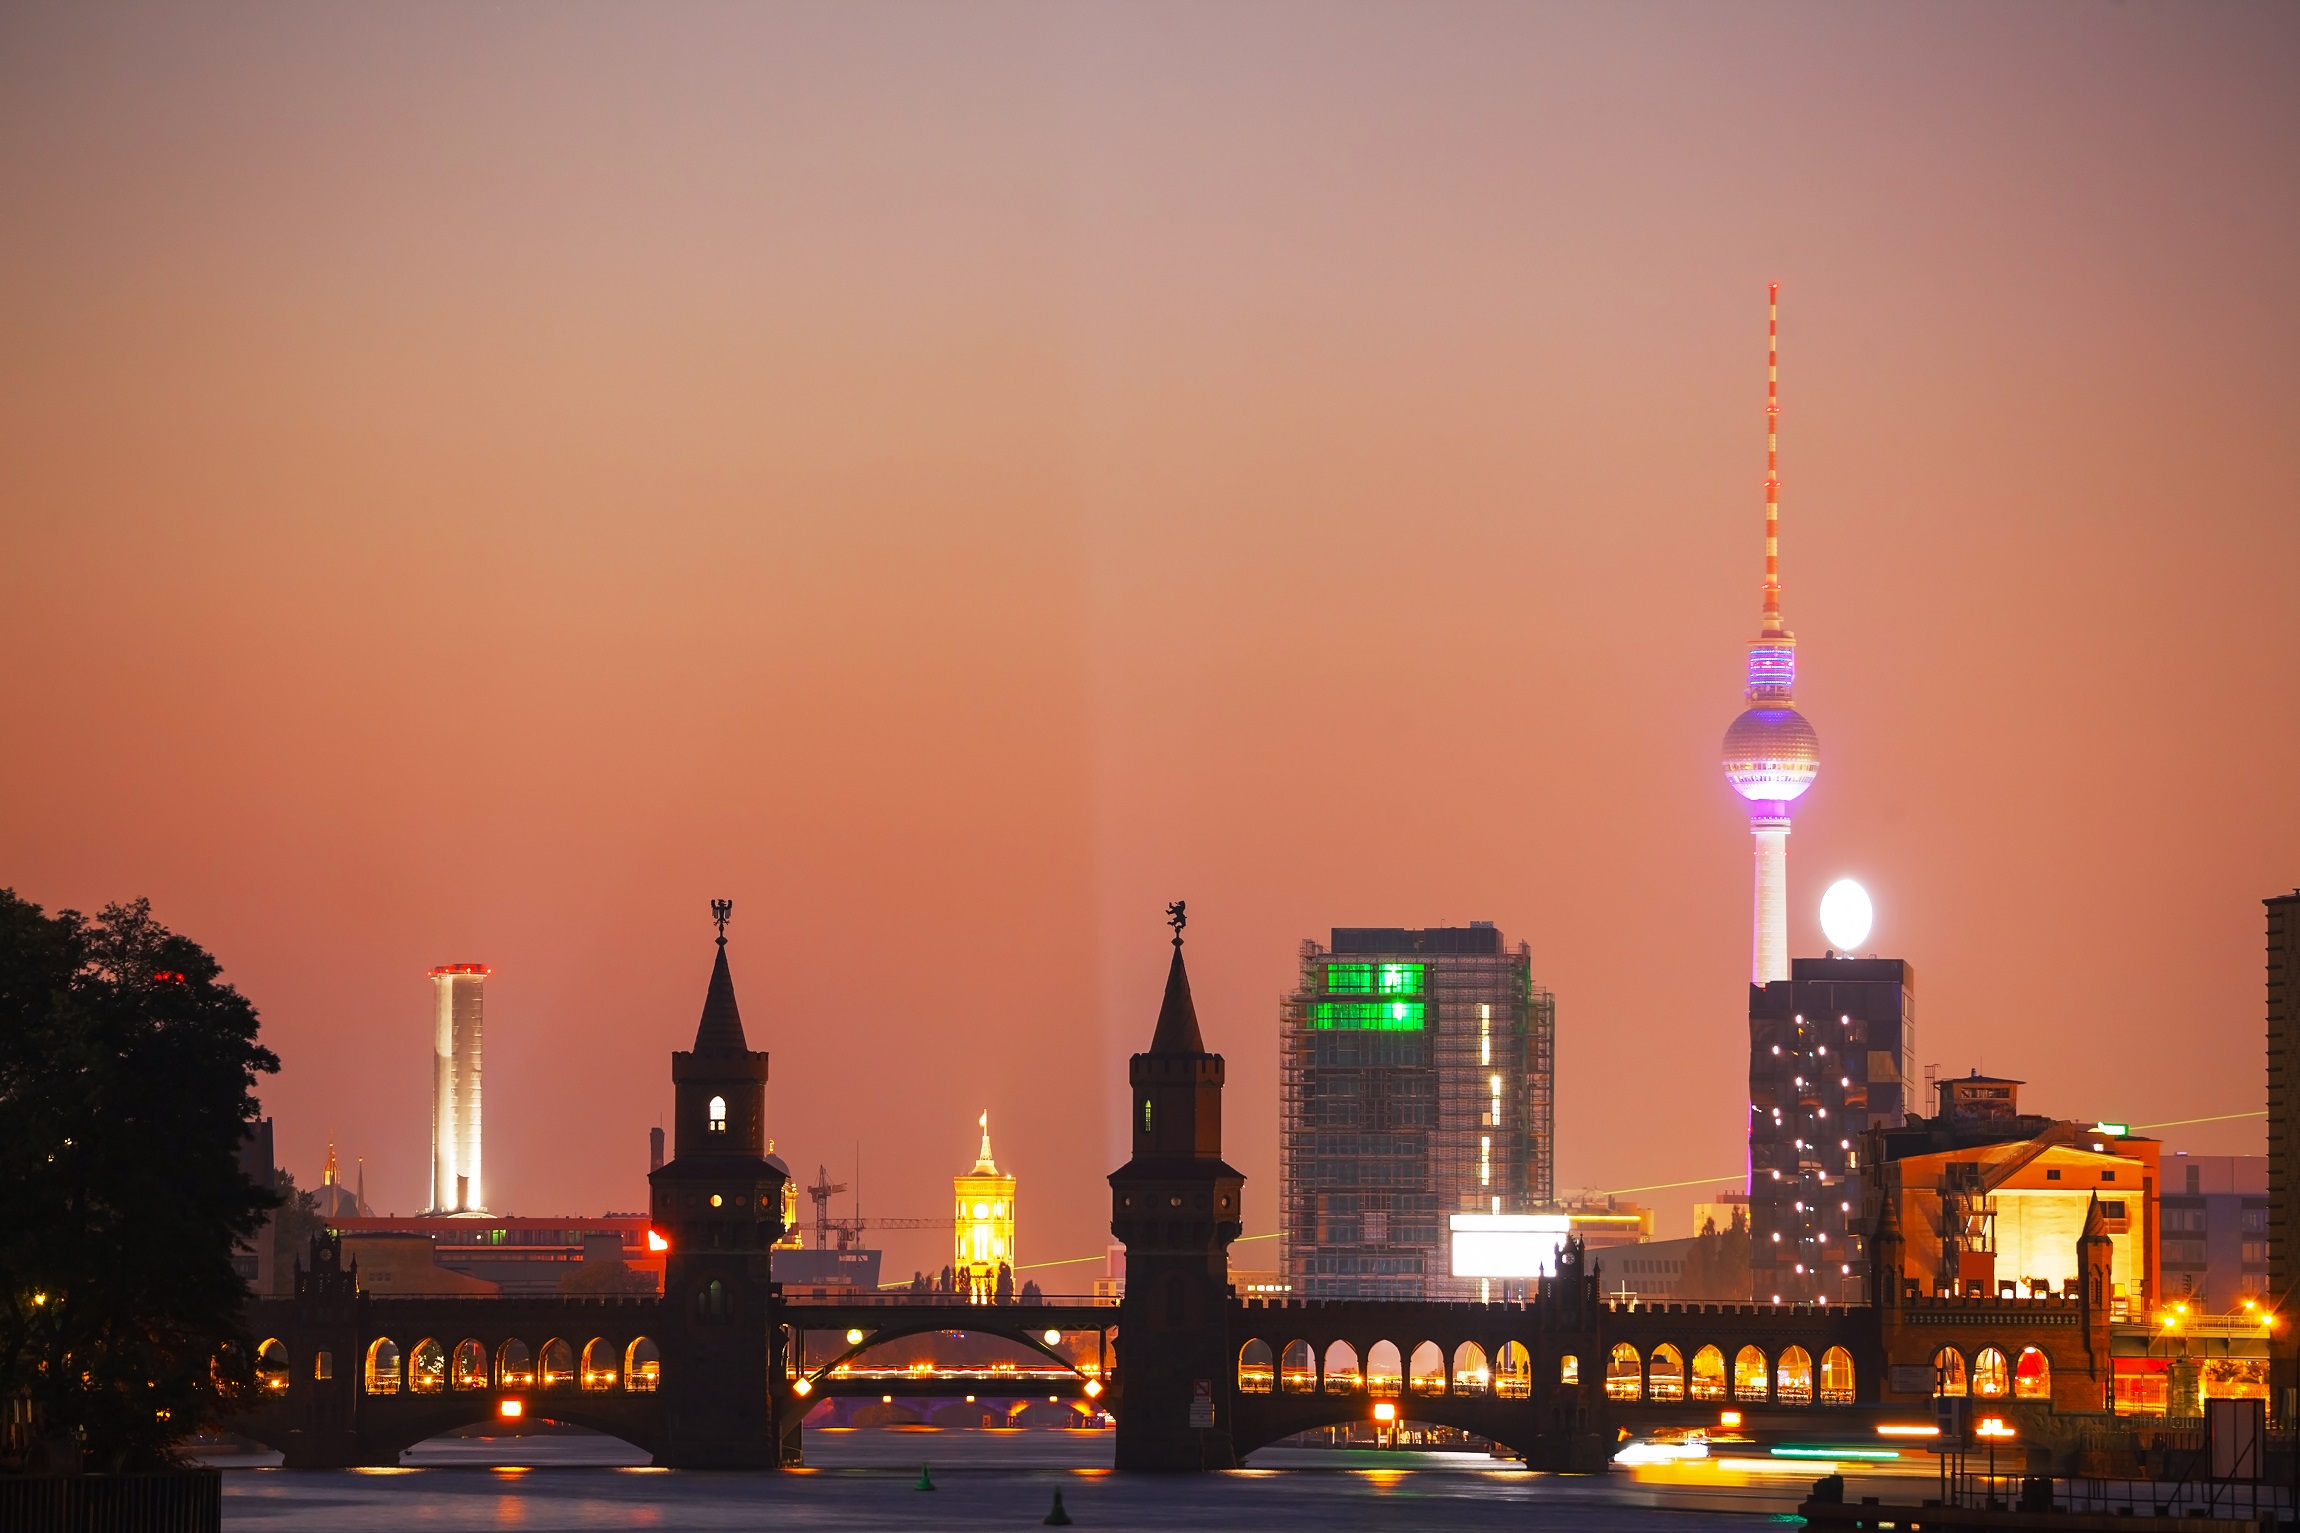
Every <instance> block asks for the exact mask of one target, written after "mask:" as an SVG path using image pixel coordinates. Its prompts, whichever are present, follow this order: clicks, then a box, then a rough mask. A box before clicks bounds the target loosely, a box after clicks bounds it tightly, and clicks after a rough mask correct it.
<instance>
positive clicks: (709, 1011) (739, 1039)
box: [695, 937, 750, 1054]
mask: <svg viewBox="0 0 2300 1533" xmlns="http://www.w3.org/2000/svg"><path fill="white" fill-rule="evenodd" d="M749 1049H750V1044H748V1043H747V1042H745V1041H744V1039H743V1014H742V1012H741V1010H740V1009H739V1008H737V1007H736V1005H735V977H734V975H732V974H730V973H728V972H727V939H726V938H724V937H721V938H720V939H719V957H718V961H717V962H715V963H713V964H712V965H711V988H710V990H709V992H708V993H706V994H705V995H704V997H703V1020H702V1022H701V1024H700V1025H699V1026H697V1027H696V1029H695V1052H696V1053H698V1054H742V1053H747V1052H748V1051H749Z"/></svg>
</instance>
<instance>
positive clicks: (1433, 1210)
mask: <svg viewBox="0 0 2300 1533" xmlns="http://www.w3.org/2000/svg"><path fill="white" fill-rule="evenodd" d="M1332 935H1333V941H1332V943H1331V945H1330V946H1321V945H1320V944H1318V943H1317V942H1314V941H1311V942H1304V943H1303V944H1302V949H1301V958H1300V973H1299V982H1298V984H1297V986H1296V988H1295V990H1294V992H1293V993H1292V994H1291V995H1289V996H1287V997H1286V998H1285V1000H1284V1001H1283V1002H1282V1003H1281V1010H1280V1013H1279V1045H1278V1047H1279V1079H1280V1085H1279V1091H1280V1110H1281V1121H1280V1127H1279V1161H1278V1199H1279V1215H1278V1219H1279V1224H1278V1228H1279V1243H1280V1247H1281V1255H1280V1270H1281V1271H1282V1272H1283V1274H1284V1277H1285V1281H1287V1282H1289V1283H1290V1284H1291V1285H1292V1287H1293V1292H1294V1294H1295V1296H1297V1297H1301V1298H1431V1299H1446V1298H1476V1297H1478V1282H1477V1280H1475V1279H1456V1278H1454V1277H1453V1276H1452V1266H1451V1261H1450V1257H1449V1239H1448V1231H1447V1221H1448V1218H1449V1216H1451V1215H1454V1214H1488V1215H1490V1214H1523V1213H1527V1212H1530V1211H1532V1210H1535V1209H1541V1208H1545V1207H1547V1206H1548V1205H1549V1204H1551V1203H1552V1202H1553V1201H1554V1199H1555V1195H1556V1193H1555V1169H1554V1162H1553V1139H1552V1134H1551V1119H1552V1112H1553V1105H1554V1104H1553V1101H1552V1095H1551V1092H1552V1079H1553V1069H1552V1058H1553V1050H1554V1043H1555V1036H1556V1025H1557V1008H1556V1002H1555V1000H1554V999H1553V998H1552V997H1551V995H1550V993H1549V991H1548V990H1546V989H1544V988H1542V987H1541V986H1539V985H1536V984H1535V983H1534V982H1533V959H1532V951H1531V949H1530V948H1528V947H1527V946H1526V945H1525V944H1524V943H1522V942H1521V943H1519V944H1518V945H1517V946H1516V947H1514V948H1511V947H1508V946H1507V945H1505V944H1504V942H1503V940H1502V934H1501V932H1500V931H1499V930H1498V929H1496V928H1495V927H1494V926H1493V924H1492V923H1490V922H1483V921H1480V922H1472V923H1471V924H1470V925H1468V926H1440V927H1428V928H1424V929H1421V930H1413V929H1408V928H1403V927H1336V928H1335V929H1334V931H1333V934H1332Z"/></svg>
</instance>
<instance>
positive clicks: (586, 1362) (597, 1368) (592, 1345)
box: [582, 1336, 616, 1393]
mask: <svg viewBox="0 0 2300 1533" xmlns="http://www.w3.org/2000/svg"><path fill="white" fill-rule="evenodd" d="M615 1379H616V1369H615V1344H614V1343H613V1342H611V1341H609V1340H607V1338H606V1337H604V1336H594V1337H592V1338H591V1340H590V1341H589V1342H588V1343H586V1344H585V1346H584V1348H583V1378H582V1384H583V1387H584V1388H585V1389H587V1390H590V1391H592V1392H593V1393H597V1392H598V1391H600V1390H604V1389H613V1388H614V1387H615Z"/></svg>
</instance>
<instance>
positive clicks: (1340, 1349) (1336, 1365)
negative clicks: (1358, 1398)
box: [1326, 1341, 1364, 1395]
mask: <svg viewBox="0 0 2300 1533" xmlns="http://www.w3.org/2000/svg"><path fill="white" fill-rule="evenodd" d="M1363 1382H1364V1381H1363V1380H1362V1379H1361V1378H1360V1377H1359V1376H1358V1349H1357V1348H1355V1347H1353V1346H1351V1345H1350V1344H1349V1343H1348V1342H1346V1341H1337V1342H1335V1343H1334V1344H1333V1345H1332V1346H1330V1347H1328V1348H1326V1393H1327V1394H1329V1395H1354V1394H1356V1393H1357V1392H1358V1386H1359V1384H1361V1383H1363Z"/></svg>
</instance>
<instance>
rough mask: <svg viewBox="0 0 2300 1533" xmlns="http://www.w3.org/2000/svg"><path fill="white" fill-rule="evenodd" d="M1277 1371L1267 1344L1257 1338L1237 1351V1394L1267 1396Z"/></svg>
mask: <svg viewBox="0 0 2300 1533" xmlns="http://www.w3.org/2000/svg"><path fill="white" fill-rule="evenodd" d="M1277 1371H1278V1370H1277V1365H1276V1363H1275V1361H1274V1360H1273V1359H1272V1358H1271V1356H1270V1344H1269V1343H1268V1342H1266V1341H1263V1340H1261V1339H1260V1338H1259V1337H1257V1338H1255V1339H1254V1340H1252V1341H1249V1342H1247V1343H1246V1344H1245V1345H1244V1346H1242V1347H1240V1348H1239V1349H1238V1393H1240V1394H1242V1395H1266V1394H1268V1393H1269V1392H1270V1386H1271V1385H1272V1384H1273V1383H1274V1382H1276V1375H1277Z"/></svg>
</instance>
